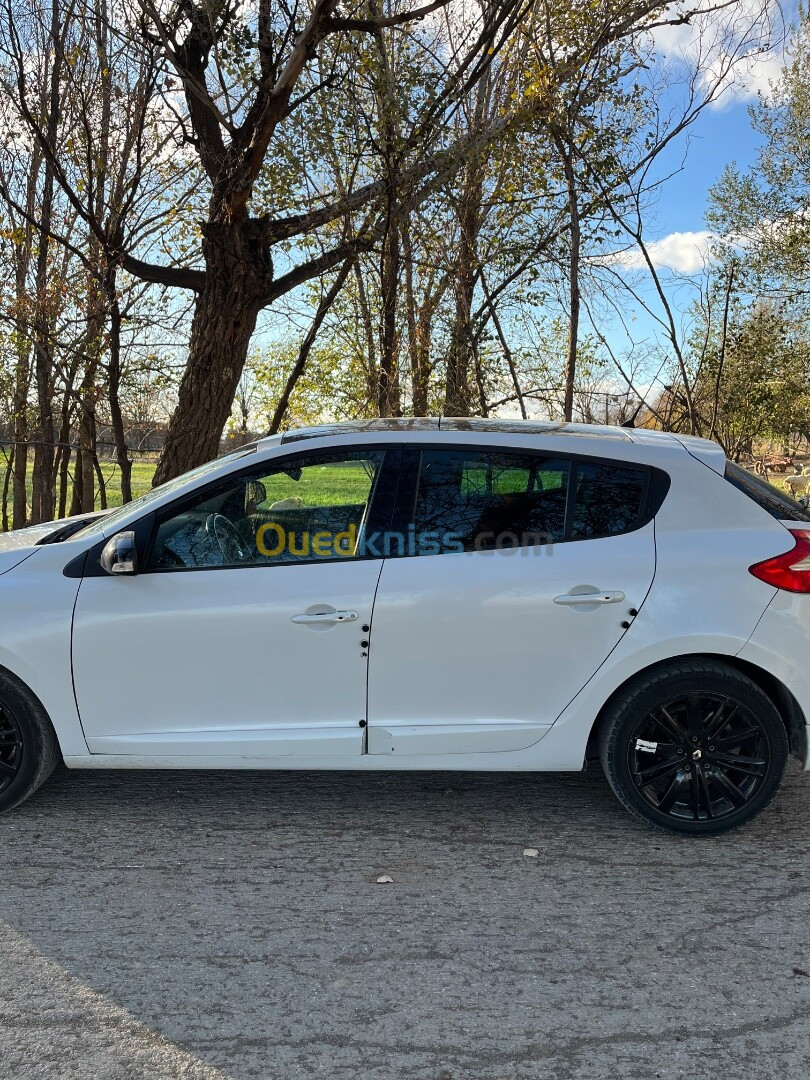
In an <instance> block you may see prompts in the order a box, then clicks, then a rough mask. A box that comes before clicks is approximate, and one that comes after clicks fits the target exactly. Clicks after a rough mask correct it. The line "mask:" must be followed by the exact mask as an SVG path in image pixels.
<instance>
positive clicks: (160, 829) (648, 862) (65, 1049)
mask: <svg viewBox="0 0 810 1080" xmlns="http://www.w3.org/2000/svg"><path fill="white" fill-rule="evenodd" d="M809 820H810V776H806V777H802V776H801V775H800V774H799V773H798V770H797V769H796V768H792V769H791V770H790V772H789V775H788V776H787V777H786V779H785V784H784V787H783V790H782V792H781V794H780V796H779V797H778V799H777V801H776V802H775V803H774V804H773V805H772V807H771V808H770V809H769V810H768V811H766V812H765V814H764V815H763V816H761V817H760V818H759V819H758V820H757V821H756V822H754V823H753V824H751V825H750V826H748V827H747V828H746V829H744V830H741V831H738V832H737V833H733V834H731V835H729V836H726V837H722V838H719V839H716V840H710V841H694V840H689V839H682V838H679V837H669V836H666V835H660V834H655V833H652V832H648V831H646V830H644V828H643V827H641V826H639V825H637V824H636V823H635V822H633V821H632V820H631V819H630V818H629V817H628V816H626V815H625V814H624V812H623V811H622V809H621V808H620V807H619V805H618V804H617V803H615V802H614V800H613V797H612V795H611V793H610V791H609V789H608V787H607V785H606V783H605V781H604V779H603V778H602V775H601V773H600V771H599V770H598V769H595V770H594V771H593V772H589V773H587V774H585V775H582V776H579V775H576V776H575V775H568V776H552V775H546V776H539V777H538V776H534V777H533V776H509V775H492V774H487V775H462V774H454V775H448V774H419V775H415V774H412V775H405V774H403V775H394V774H384V775H383V774H380V775H376V776H375V775H373V774H368V775H362V774H355V775H352V774H340V773H333V774H318V775H314V776H313V775H302V774H295V773H279V774H273V773H263V774H259V773H228V774H214V773H196V774H193V773H183V774H178V773H163V774H160V773H81V772H74V773H68V772H66V771H64V770H62V771H61V772H59V773H57V774H56V775H55V776H54V777H53V778H52V780H51V781H50V782H49V784H48V785H47V786H46V787H45V788H44V789H43V790H42V791H41V792H40V793H39V794H38V795H37V796H35V797H34V798H33V799H32V800H31V801H30V802H28V803H27V804H26V805H25V806H23V807H21V808H20V809H19V810H17V811H15V812H13V813H11V814H8V815H6V816H5V817H3V818H0V851H2V868H3V869H2V874H1V875H0V917H1V918H2V923H0V933H1V934H2V939H1V940H2V952H1V953H0V1073H2V1076H3V1077H4V1078H10V1080H28V1078H34V1077H37V1078H38V1077H47V1078H51V1077H53V1078H59V1080H74V1078H75V1080H106V1078H115V1080H118V1078H125V1077H156V1078H157V1077H160V1078H164V1077H167V1078H169V1077H170V1078H194V1080H196V1078H206V1080H223V1078H230V1080H247V1078H251V1080H252V1078H260V1080H276V1078H283V1080H287V1078H294V1077H309V1076H316V1077H319V1076H323V1077H329V1078H349V1077H351V1078H358V1080H391V1078H398V1077H407V1078H410V1077H415V1078H423V1077H424V1078H430V1080H462V1078H463V1080H478V1078H481V1080H501V1078H503V1080H506V1078H510V1080H511V1078H514V1077H519V1078H522V1077H528V1078H531V1080H541V1078H557V1077H560V1078H566V1080H568V1078H598V1080H603V1078H606V1077H621V1078H622V1080H630V1078H635V1077H644V1078H645V1080H649V1078H656V1077H667V1078H668V1077H679V1078H680V1077H685V1076H689V1077H696V1078H703V1077H706V1078H709V1077H711V1078H712V1080H715V1078H718V1080H726V1078H730V1080H747V1078H749V1077H750V1078H759V1077H767V1078H769V1080H771V1078H779V1080H791V1078H794V1077H796V1078H799V1077H801V1078H802V1080H805V1078H806V1077H807V1076H808V1074H810V928H809V926H808V916H809V915H810V911H808V884H807V881H808V836H809V835H810V832H809V830H808V822H809ZM526 848H536V849H538V851H539V855H538V857H537V858H529V857H526V856H524V854H523V851H524V849H526ZM383 874H387V875H389V876H390V877H391V878H393V882H392V883H389V884H377V883H376V879H377V877H378V876H380V875H383Z"/></svg>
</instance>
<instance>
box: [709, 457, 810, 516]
mask: <svg viewBox="0 0 810 1080" xmlns="http://www.w3.org/2000/svg"><path fill="white" fill-rule="evenodd" d="M725 475H726V480H728V482H729V483H730V484H733V485H734V487H735V488H737V489H738V490H739V491H742V492H743V493H744V494H745V495H747V496H748V498H749V499H753V500H754V502H755V503H756V504H757V506H761V507H762V509H763V510H764V511H765V512H766V513H768V514H770V515H771V517H774V518H776V519H777V520H778V521H810V512H808V510H807V509H806V508H805V507H803V506H802V505H801V504H800V503H798V502H794V501H793V499H791V498H790V496H788V495H786V494H785V493H784V492H783V491H780V490H779V489H778V488H775V487H774V486H773V485H772V484H769V483H768V481H767V480H763V479H762V478H761V477H759V476H756V475H755V474H754V473H750V472H748V471H747V470H746V469H743V468H742V466H741V465H735V464H734V462H733V461H727V462H726V474H725Z"/></svg>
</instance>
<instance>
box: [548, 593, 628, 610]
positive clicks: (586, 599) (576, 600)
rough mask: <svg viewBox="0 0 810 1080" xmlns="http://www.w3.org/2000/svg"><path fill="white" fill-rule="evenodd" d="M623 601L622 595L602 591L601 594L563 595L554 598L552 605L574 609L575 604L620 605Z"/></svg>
mask: <svg viewBox="0 0 810 1080" xmlns="http://www.w3.org/2000/svg"><path fill="white" fill-rule="evenodd" d="M623 600H624V593H623V592H619V591H618V590H617V591H615V592H609V591H607V590H603V591H602V592H592V593H587V592H586V593H564V594H563V596H555V597H554V603H555V604H559V605H560V607H574V606H575V605H576V604H621V602H622V601H623Z"/></svg>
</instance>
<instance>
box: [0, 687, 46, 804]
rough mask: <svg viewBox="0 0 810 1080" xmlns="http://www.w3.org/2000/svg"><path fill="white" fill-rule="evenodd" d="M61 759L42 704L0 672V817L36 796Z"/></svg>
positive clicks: (29, 692)
mask: <svg viewBox="0 0 810 1080" xmlns="http://www.w3.org/2000/svg"><path fill="white" fill-rule="evenodd" d="M59 759H60V753H59V743H58V741H57V738H56V733H55V731H54V730H53V725H52V724H51V722H50V720H49V719H48V716H47V714H46V713H45V710H44V709H43V708H42V705H41V704H40V702H39V701H38V700H37V699H36V697H34V695H33V694H32V693H31V691H30V690H29V689H28V688H27V687H26V686H24V685H23V684H22V683H21V682H19V681H18V680H17V679H15V678H14V677H13V676H11V675H8V674H6V673H3V672H0V813H3V812H4V811H6V810H11V809H13V807H15V806H19V805H20V803H22V802H24V801H25V800H26V799H27V798H28V797H29V795H33V793H34V792H35V791H36V790H37V788H38V787H40V786H41V785H42V784H44V783H45V781H46V780H47V779H48V777H49V776H50V775H51V773H52V772H53V770H54V768H55V767H56V764H57V763H58V761H59Z"/></svg>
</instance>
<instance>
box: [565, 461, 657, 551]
mask: <svg viewBox="0 0 810 1080" xmlns="http://www.w3.org/2000/svg"><path fill="white" fill-rule="evenodd" d="M645 479H646V474H645V473H644V472H642V471H640V470H639V469H626V468H622V467H620V466H618V465H612V464H606V463H605V464H602V463H598V462H597V463H592V462H580V463H579V464H578V465H577V479H576V487H575V494H574V512H573V522H572V539H573V540H588V539H593V538H595V537H598V536H617V535H618V534H619V533H625V532H630V531H631V530H632V529H635V528H636V525H637V524H638V520H639V517H640V516H641V507H642V499H643V497H644V481H645Z"/></svg>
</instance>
